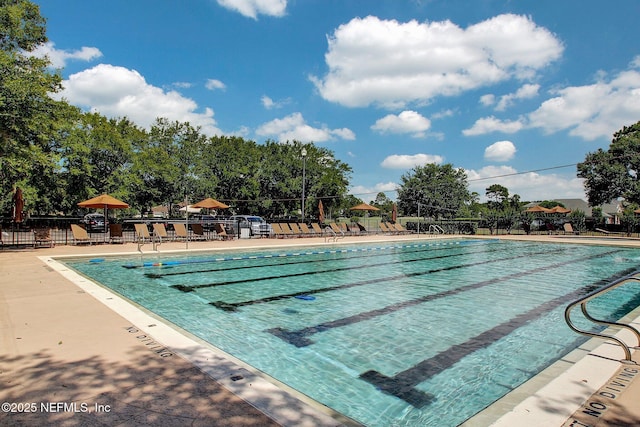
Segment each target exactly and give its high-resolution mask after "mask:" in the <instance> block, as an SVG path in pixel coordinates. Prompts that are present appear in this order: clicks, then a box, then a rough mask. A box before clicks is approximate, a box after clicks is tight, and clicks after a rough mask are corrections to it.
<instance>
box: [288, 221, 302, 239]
mask: <svg viewBox="0 0 640 427" xmlns="http://www.w3.org/2000/svg"><path fill="white" fill-rule="evenodd" d="M289 228H290V229H291V235H292V236H295V237H302V231H301V230H300V227H298V224H297V223H295V222H290V223H289Z"/></svg>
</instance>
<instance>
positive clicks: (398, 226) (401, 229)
mask: <svg viewBox="0 0 640 427" xmlns="http://www.w3.org/2000/svg"><path fill="white" fill-rule="evenodd" d="M387 225H388V226H389V228H391V227H393V228H394V229H395V230H396V231H397V232H398V233H402V234H409V233H411V231H409V230H407V229H406V228H404V227H403V226H402V224H400V223H399V222H396V223H395V224H391V223H387Z"/></svg>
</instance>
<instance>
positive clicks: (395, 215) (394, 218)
mask: <svg viewBox="0 0 640 427" xmlns="http://www.w3.org/2000/svg"><path fill="white" fill-rule="evenodd" d="M397 220H398V205H396V204H395V203H394V204H393V211H391V221H393V222H396V221H397Z"/></svg>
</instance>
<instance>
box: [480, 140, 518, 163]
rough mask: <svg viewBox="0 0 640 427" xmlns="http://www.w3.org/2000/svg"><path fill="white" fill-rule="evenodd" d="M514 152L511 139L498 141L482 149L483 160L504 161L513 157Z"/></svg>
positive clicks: (514, 148)
mask: <svg viewBox="0 0 640 427" xmlns="http://www.w3.org/2000/svg"><path fill="white" fill-rule="evenodd" d="M515 154H516V146H515V145H513V142H511V141H498V142H495V143H493V144H491V145H490V146H488V147H487V148H485V150H484V158H485V160H490V161H496V162H506V161H508V160H511V159H513V156H514V155H515Z"/></svg>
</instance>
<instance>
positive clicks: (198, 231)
mask: <svg viewBox="0 0 640 427" xmlns="http://www.w3.org/2000/svg"><path fill="white" fill-rule="evenodd" d="M191 231H193V234H192V235H191V237H193V239H194V240H207V236H206V235H205V234H204V227H202V224H191Z"/></svg>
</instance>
